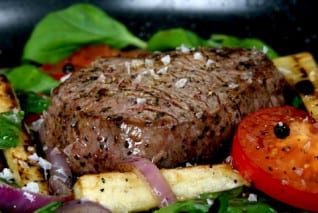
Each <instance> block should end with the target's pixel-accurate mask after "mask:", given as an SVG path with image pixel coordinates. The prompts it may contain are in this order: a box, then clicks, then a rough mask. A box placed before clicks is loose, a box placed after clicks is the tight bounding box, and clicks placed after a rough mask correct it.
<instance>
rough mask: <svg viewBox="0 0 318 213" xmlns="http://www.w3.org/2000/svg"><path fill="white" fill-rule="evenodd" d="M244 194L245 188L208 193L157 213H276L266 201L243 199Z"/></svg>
mask: <svg viewBox="0 0 318 213" xmlns="http://www.w3.org/2000/svg"><path fill="white" fill-rule="evenodd" d="M242 192H243V187H238V188H235V189H232V190H229V191H223V192H215V193H206V194H202V195H200V197H199V198H197V199H193V200H188V201H179V202H175V203H173V204H170V205H169V206H167V207H164V208H161V209H159V210H156V211H155V213H180V212H188V213H207V212H218V213H246V212H247V213H259V212H262V213H276V211H275V210H274V209H273V208H271V207H270V206H269V205H268V204H267V203H266V200H265V199H260V200H258V201H249V200H248V198H246V197H241V195H242Z"/></svg>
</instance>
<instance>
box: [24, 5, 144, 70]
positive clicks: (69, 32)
mask: <svg viewBox="0 0 318 213" xmlns="http://www.w3.org/2000/svg"><path fill="white" fill-rule="evenodd" d="M96 43H99V44H101V43H104V44H108V45H110V46H111V47H113V48H118V49H121V48H124V47H127V46H129V45H132V46H135V47H138V48H145V47H146V43H145V42H144V41H143V40H141V39H139V38H138V37H136V36H134V35H133V34H132V33H131V32H130V31H129V30H128V29H127V28H126V26H125V25H123V24H122V23H120V22H119V21H117V20H115V19H113V18H112V17H110V16H108V15H107V14H106V13H105V12H104V11H103V10H101V9H100V8H98V7H95V6H93V5H91V4H86V3H79V4H74V5H72V6H70V7H68V8H66V9H64V10H59V11H56V12H52V13H49V14H48V15H47V16H45V17H44V18H43V19H42V20H41V21H40V22H39V23H38V24H37V25H36V27H35V29H34V30H33V32H32V34H31V37H30V38H29V40H28V41H27V43H26V45H25V47H24V51H23V57H22V59H23V60H24V61H35V62H37V63H40V64H44V63H56V62H58V61H60V60H61V59H64V58H66V57H67V56H69V55H70V54H71V53H73V52H74V51H75V50H76V49H78V48H79V47H81V46H83V45H87V44H96Z"/></svg>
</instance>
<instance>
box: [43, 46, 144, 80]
mask: <svg viewBox="0 0 318 213" xmlns="http://www.w3.org/2000/svg"><path fill="white" fill-rule="evenodd" d="M146 54H147V52H146V51H144V50H132V51H120V50H117V49H112V48H110V47H109V46H107V45H105V44H95V45H89V46H84V47H81V48H80V49H78V50H77V51H75V52H74V53H72V54H71V55H70V56H69V57H67V58H65V59H64V60H62V61H60V62H59V63H56V64H44V65H42V66H41V69H42V70H43V71H44V72H46V73H47V74H49V75H50V76H52V77H53V78H54V79H56V80H61V78H62V77H64V76H66V75H67V74H68V73H65V72H63V67H64V66H65V65H66V64H71V65H73V66H74V72H76V71H78V70H80V69H82V68H85V67H87V66H89V65H90V63H91V62H92V61H94V60H96V59H98V58H101V57H118V56H124V57H136V56H142V55H146Z"/></svg>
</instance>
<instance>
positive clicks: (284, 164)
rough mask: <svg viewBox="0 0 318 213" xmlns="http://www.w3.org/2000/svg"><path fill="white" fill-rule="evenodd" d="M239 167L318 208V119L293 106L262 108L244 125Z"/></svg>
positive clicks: (273, 189)
mask: <svg viewBox="0 0 318 213" xmlns="http://www.w3.org/2000/svg"><path fill="white" fill-rule="evenodd" d="M231 156H232V160H233V167H234V168H235V169H237V170H238V171H239V172H240V173H241V174H242V175H243V177H245V178H246V179H247V180H248V181H250V182H251V183H252V185H253V186H255V188H257V189H259V190H260V191H263V192H264V193H266V194H268V195H269V196H271V197H273V198H275V199H277V200H280V201H282V202H284V203H287V204H289V205H291V206H294V207H297V208H301V209H305V210H309V211H314V212H318V123H315V121H314V119H312V118H311V117H310V116H309V114H308V113H307V112H305V111H302V110H299V109H296V108H294V107H291V106H283V107H273V108H264V109H260V110H258V111H256V112H254V113H251V114H249V115H247V116H246V117H245V118H244V119H243V120H242V122H241V123H240V124H239V126H238V128H237V130H236V133H235V136H234V139H233V146H232V151H231Z"/></svg>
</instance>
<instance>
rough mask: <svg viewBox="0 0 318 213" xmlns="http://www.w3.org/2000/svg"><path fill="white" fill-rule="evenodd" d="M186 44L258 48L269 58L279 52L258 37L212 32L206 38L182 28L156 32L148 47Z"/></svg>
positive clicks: (192, 45)
mask: <svg viewBox="0 0 318 213" xmlns="http://www.w3.org/2000/svg"><path fill="white" fill-rule="evenodd" d="M181 45H184V46H185V47H189V48H192V47H204V46H205V47H240V48H248V49H252V48H256V49H258V50H260V51H264V52H266V54H267V56H268V57H269V58H275V57H277V56H278V54H277V53H276V52H275V51H274V50H273V48H271V47H270V46H269V45H267V44H266V43H265V42H263V41H261V40H259V39H256V38H238V37H235V36H230V35H224V34H212V35H211V37H210V38H209V39H207V40H204V39H203V38H201V37H200V36H199V35H197V34H196V33H194V32H192V31H189V30H185V29H182V28H175V29H168V30H162V31H158V32H157V33H155V34H154V35H153V36H152V37H151V38H150V39H149V41H148V44H147V49H148V50H150V51H165V50H172V49H175V48H177V47H180V46H181Z"/></svg>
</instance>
